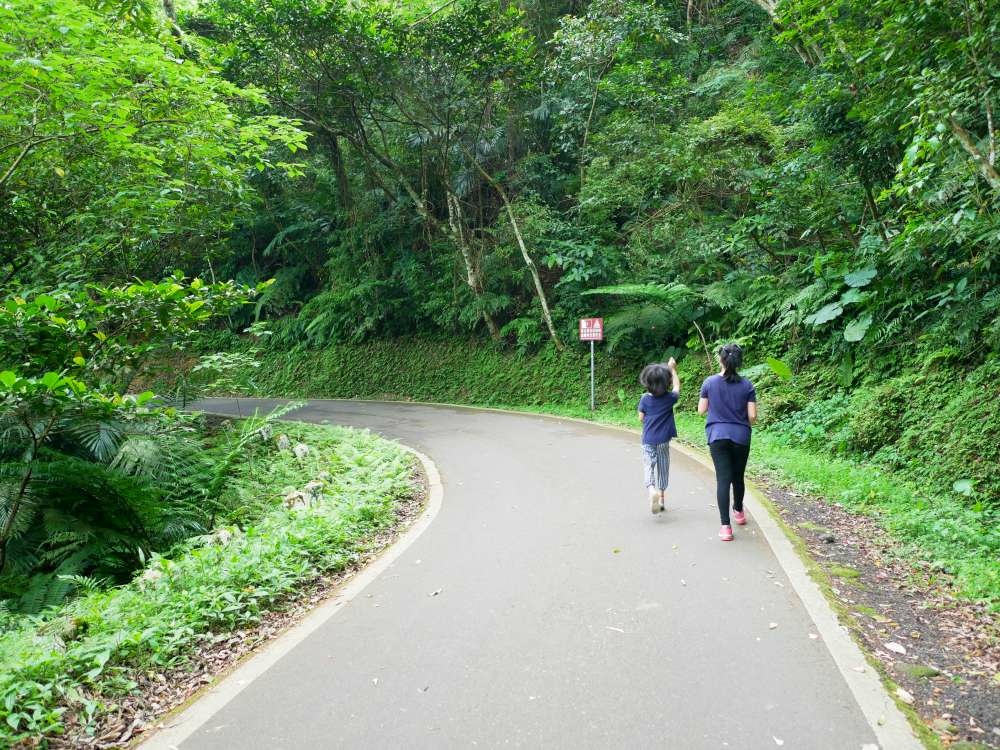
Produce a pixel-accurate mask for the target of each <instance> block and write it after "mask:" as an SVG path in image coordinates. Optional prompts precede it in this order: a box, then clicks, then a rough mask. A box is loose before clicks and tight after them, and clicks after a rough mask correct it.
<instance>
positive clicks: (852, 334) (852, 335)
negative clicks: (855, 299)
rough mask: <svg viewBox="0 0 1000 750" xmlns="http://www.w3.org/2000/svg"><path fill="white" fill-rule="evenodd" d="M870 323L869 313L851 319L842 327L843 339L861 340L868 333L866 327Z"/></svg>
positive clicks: (869, 326)
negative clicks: (845, 326)
mask: <svg viewBox="0 0 1000 750" xmlns="http://www.w3.org/2000/svg"><path fill="white" fill-rule="evenodd" d="M871 325H872V316H871V315H867V314H865V315H861V316H860V317H857V318H855V319H854V320H853V321H851V322H850V323H849V324H848V326H847V328H845V329H844V339H845V340H847V341H861V339H863V338H864V337H865V334H866V333H868V329H869V328H871Z"/></svg>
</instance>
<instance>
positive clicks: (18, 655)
mask: <svg viewBox="0 0 1000 750" xmlns="http://www.w3.org/2000/svg"><path fill="white" fill-rule="evenodd" d="M278 432H284V433H286V434H287V436H288V438H289V442H290V443H291V445H292V446H294V445H296V444H299V443H301V444H303V445H306V446H308V453H306V454H305V455H302V456H296V455H295V454H294V453H293V452H292V450H278V449H277V447H276V439H275V436H270V437H268V439H267V440H264V439H261V441H260V442H259V443H258V444H256V445H254V446H252V447H251V448H250V449H249V450H248V451H247V454H246V456H245V459H244V460H242V461H241V462H240V463H239V464H238V465H237V466H236V467H235V471H234V474H233V476H232V480H231V482H230V484H229V487H228V489H227V490H226V492H227V494H229V495H230V497H229V498H228V501H230V502H232V501H236V503H237V504H238V503H242V505H243V507H244V508H245V509H246V510H245V518H243V519H237V520H245V521H247V523H246V524H245V525H243V528H242V529H240V528H238V527H236V526H233V527H230V528H228V529H226V530H225V532H224V533H223V532H218V531H217V532H216V533H215V534H213V535H210V536H207V537H201V538H197V539H193V540H189V541H188V542H186V543H185V544H184V545H183V546H182V547H180V548H178V549H176V550H175V551H174V552H173V553H171V554H170V555H167V556H164V557H157V558H155V559H154V560H152V562H151V563H150V565H149V567H148V569H147V572H146V573H145V574H144V576H141V577H139V578H137V579H136V580H134V581H133V582H131V583H129V584H127V585H124V586H120V587H117V588H113V589H108V590H105V591H93V592H92V593H89V594H87V595H85V596H83V597H81V598H80V599H77V600H75V601H73V602H71V603H69V604H67V605H64V606H62V607H59V608H57V609H55V610H50V611H48V612H47V613H45V614H44V615H42V616H38V617H21V618H16V619H14V618H10V621H9V622H7V623H0V625H3V624H6V625H7V626H8V628H7V630H6V632H3V633H2V635H0V746H4V747H9V746H10V745H13V744H14V743H16V742H18V741H23V740H29V739H34V740H37V739H38V738H43V737H48V736H53V735H58V734H59V733H60V732H61V731H62V729H63V726H64V724H65V721H66V715H67V714H68V713H70V714H74V715H75V718H76V719H78V720H79V721H80V722H82V723H83V724H84V725H89V726H93V725H95V724H96V721H97V719H98V718H99V717H100V716H101V715H102V714H103V713H104V712H106V711H108V710H111V708H112V707H113V705H114V703H115V701H116V699H117V698H118V697H120V696H122V695H124V694H127V693H128V692H129V691H131V690H132V689H134V686H135V678H136V676H137V675H139V674H141V673H143V672H147V671H152V672H163V671H166V670H170V669H173V668H177V667H183V666H184V664H185V663H186V662H187V661H188V660H189V659H190V657H191V655H192V654H193V653H195V651H196V650H197V649H198V648H200V647H202V646H205V645H208V644H210V643H211V642H212V640H213V638H215V637H216V636H217V634H224V633H228V632H231V631H233V630H235V629H238V628H244V627H248V626H252V625H253V624H254V623H256V622H258V621H259V620H260V619H261V618H262V617H263V616H264V615H265V614H266V613H268V612H270V611H274V610H276V609H280V608H282V607H283V606H285V605H286V604H287V603H288V602H290V601H291V600H292V599H294V597H295V594H296V592H298V591H300V590H301V588H302V586H303V584H306V583H308V582H311V581H314V580H316V579H317V578H319V577H320V576H322V575H324V574H331V573H336V572H337V571H340V570H343V569H345V568H347V567H349V566H350V565H351V564H352V563H353V562H354V561H355V560H356V559H357V558H358V557H359V556H360V555H361V554H363V553H364V551H365V549H366V547H367V545H368V544H369V542H368V540H370V539H371V538H372V537H373V535H374V534H375V533H376V532H378V531H379V530H381V529H384V528H386V527H388V526H390V525H391V524H392V523H393V521H394V518H395V508H396V506H397V503H398V501H399V499H400V498H402V497H405V496H407V495H408V494H409V493H411V492H412V491H413V485H412V477H413V472H414V464H413V459H412V457H411V456H410V455H409V454H408V453H406V452H405V451H404V450H403V449H402V448H401V447H400V446H398V445H396V444H395V443H390V442H388V441H386V440H383V439H381V438H378V437H376V436H374V435H372V434H370V433H368V432H366V431H358V430H350V429H346V428H339V427H320V426H310V425H303V424H296V423H285V424H281V423H278V424H277V425H276V426H275V433H278ZM300 453H302V451H301V450H300ZM316 479H321V480H322V481H323V486H322V488H321V491H320V493H319V496H318V497H317V498H316V499H315V501H314V503H313V504H312V505H310V506H309V507H306V508H298V509H288V508H286V507H284V504H283V502H282V499H283V495H284V493H285V490H286V489H287V488H302V487H303V486H304V485H305V484H306V483H307V482H309V481H311V480H316ZM230 507H236V505H232V506H230ZM235 515H236V516H239V515H240V514H239V513H236V514H235ZM220 533H222V535H223V536H226V535H231V536H229V537H228V539H225V540H223V539H221V538H220Z"/></svg>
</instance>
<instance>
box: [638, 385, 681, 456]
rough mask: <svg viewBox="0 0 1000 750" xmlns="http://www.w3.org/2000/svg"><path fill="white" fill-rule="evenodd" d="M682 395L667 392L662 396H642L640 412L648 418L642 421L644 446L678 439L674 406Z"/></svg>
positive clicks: (647, 394)
mask: <svg viewBox="0 0 1000 750" xmlns="http://www.w3.org/2000/svg"><path fill="white" fill-rule="evenodd" d="M678 398H680V395H679V394H678V393H677V391H667V392H666V393H664V394H663V395H662V396H654V395H653V394H652V393H644V394H642V398H640V399H639V411H641V412H642V413H643V414H645V415H646V416H645V417H644V418H643V420H642V442H643V444H644V445H659V444H660V443H665V442H667V441H668V440H670V439H671V438H675V437H677V425H676V424H674V404H676V403H677V399H678Z"/></svg>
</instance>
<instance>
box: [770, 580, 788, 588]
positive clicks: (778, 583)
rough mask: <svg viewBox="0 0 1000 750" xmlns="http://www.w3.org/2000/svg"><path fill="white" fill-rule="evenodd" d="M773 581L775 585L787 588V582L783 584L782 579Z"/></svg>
mask: <svg viewBox="0 0 1000 750" xmlns="http://www.w3.org/2000/svg"><path fill="white" fill-rule="evenodd" d="M772 583H773V584H774V585H775V586H781V588H785V584H783V583H782V582H781V581H772Z"/></svg>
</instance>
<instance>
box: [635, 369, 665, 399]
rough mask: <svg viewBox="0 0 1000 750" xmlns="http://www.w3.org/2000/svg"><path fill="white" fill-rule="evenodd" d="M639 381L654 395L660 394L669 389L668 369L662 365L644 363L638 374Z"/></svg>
mask: <svg viewBox="0 0 1000 750" xmlns="http://www.w3.org/2000/svg"><path fill="white" fill-rule="evenodd" d="M639 382H640V383H641V384H642V387H643V388H645V389H646V390H647V391H649V392H650V393H652V394H653V395H654V396H662V395H663V394H664V393H666V392H667V391H669V390H670V385H669V384H670V371H669V370H668V369H667V368H666V367H664V366H663V365H659V364H653V365H646V366H645V367H643V368H642V372H641V373H640V374H639Z"/></svg>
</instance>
